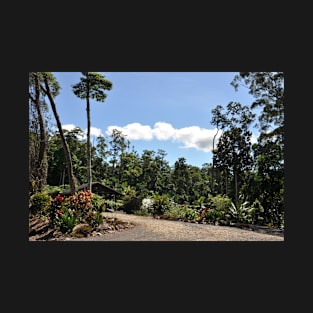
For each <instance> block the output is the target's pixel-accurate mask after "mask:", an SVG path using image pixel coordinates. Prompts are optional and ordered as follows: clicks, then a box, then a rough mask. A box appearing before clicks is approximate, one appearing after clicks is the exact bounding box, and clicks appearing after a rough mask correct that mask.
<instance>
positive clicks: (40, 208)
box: [29, 192, 51, 215]
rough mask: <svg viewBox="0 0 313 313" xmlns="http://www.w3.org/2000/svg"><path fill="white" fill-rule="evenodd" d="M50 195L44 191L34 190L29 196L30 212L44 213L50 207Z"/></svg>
mask: <svg viewBox="0 0 313 313" xmlns="http://www.w3.org/2000/svg"><path fill="white" fill-rule="evenodd" d="M50 201H51V197H50V196H49V194H47V193H46V192H36V193H35V194H33V195H32V196H31V197H30V207H29V212H30V214H32V215H33V214H38V213H41V214H46V212H47V210H48V209H49V207H50Z"/></svg>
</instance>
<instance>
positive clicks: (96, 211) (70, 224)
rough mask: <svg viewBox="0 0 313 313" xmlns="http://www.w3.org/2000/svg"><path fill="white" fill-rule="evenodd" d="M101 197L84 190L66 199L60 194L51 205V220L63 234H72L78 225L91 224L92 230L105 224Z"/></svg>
mask: <svg viewBox="0 0 313 313" xmlns="http://www.w3.org/2000/svg"><path fill="white" fill-rule="evenodd" d="M101 213H102V204H101V197H100V196H98V195H97V196H96V195H95V194H92V192H91V191H90V190H82V191H79V192H77V193H76V194H74V195H71V196H68V197H64V196H63V195H61V194H59V195H57V196H56V197H54V198H53V199H52V201H51V205H50V218H51V220H52V222H53V224H54V225H55V226H56V227H57V228H58V229H60V231H61V232H63V233H67V234H68V233H71V231H72V230H73V228H74V227H75V225H77V224H84V223H87V224H89V225H90V226H91V227H92V229H93V228H95V227H97V226H98V225H100V224H101V223H102V222H103V216H102V214H101Z"/></svg>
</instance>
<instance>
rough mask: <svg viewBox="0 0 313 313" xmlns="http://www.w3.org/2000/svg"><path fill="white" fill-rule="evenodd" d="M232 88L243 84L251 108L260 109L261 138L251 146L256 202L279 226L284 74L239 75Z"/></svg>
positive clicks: (282, 203) (280, 220) (282, 202)
mask: <svg viewBox="0 0 313 313" xmlns="http://www.w3.org/2000/svg"><path fill="white" fill-rule="evenodd" d="M232 85H233V86H234V88H235V89H236V90H237V89H238V88H239V86H241V85H243V86H244V87H246V88H248V89H249V93H250V94H251V95H253V97H254V98H255V101H254V102H253V103H252V104H251V109H256V108H259V109H260V110H261V111H260V114H259V119H258V122H259V123H258V124H257V125H256V126H257V127H258V128H259V131H260V135H259V137H258V143H257V144H255V145H254V147H253V149H254V156H255V162H256V169H257V174H258V176H257V181H258V186H259V187H258V191H259V193H258V195H257V196H258V199H260V200H261V202H262V206H263V207H264V209H265V212H266V215H267V219H268V220H269V221H270V222H271V223H276V224H279V223H281V222H282V218H283V215H284V197H283V193H284V123H285V121H284V73H283V72H241V73H239V74H238V75H236V76H235V78H234V80H233V82H232Z"/></svg>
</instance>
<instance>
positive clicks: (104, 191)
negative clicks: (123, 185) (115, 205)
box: [61, 182, 123, 196]
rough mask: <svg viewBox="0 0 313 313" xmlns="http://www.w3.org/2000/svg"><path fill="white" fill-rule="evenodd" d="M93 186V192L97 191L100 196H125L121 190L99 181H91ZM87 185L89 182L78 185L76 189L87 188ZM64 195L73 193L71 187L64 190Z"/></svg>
mask: <svg viewBox="0 0 313 313" xmlns="http://www.w3.org/2000/svg"><path fill="white" fill-rule="evenodd" d="M91 186H92V187H91V188H92V192H93V193H96V194H98V195H100V196H104V195H108V194H109V195H114V196H123V194H122V193H120V192H119V191H117V190H115V189H113V188H110V187H108V186H106V185H103V184H101V183H99V182H93V183H91ZM87 187H88V183H85V184H82V185H80V186H78V187H76V190H77V191H79V190H87ZM61 193H62V194H63V195H64V196H68V195H70V194H71V191H70V189H67V190H64V191H62V192H61Z"/></svg>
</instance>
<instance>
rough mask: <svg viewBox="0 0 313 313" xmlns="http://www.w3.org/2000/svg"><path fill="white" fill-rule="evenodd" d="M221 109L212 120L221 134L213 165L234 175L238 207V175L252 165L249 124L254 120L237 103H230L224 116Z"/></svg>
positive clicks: (245, 108) (252, 115)
mask: <svg viewBox="0 0 313 313" xmlns="http://www.w3.org/2000/svg"><path fill="white" fill-rule="evenodd" d="M221 110H222V107H221V106H217V108H216V111H215V114H214V120H215V122H216V123H217V124H220V125H221V128H222V129H223V134H222V136H221V138H220V139H219V143H218V149H217V151H216V153H214V154H213V158H214V159H215V163H216V164H218V165H219V167H220V168H221V169H223V170H224V171H226V177H227V172H228V171H231V172H232V174H233V175H234V183H235V204H236V206H237V205H238V178H239V176H240V174H241V173H242V172H243V171H244V170H247V169H250V167H251V165H252V157H251V135H252V133H251V131H250V130H249V126H250V124H251V123H252V122H253V120H254V118H255V114H253V113H252V112H251V110H250V108H249V107H248V106H243V105H241V104H240V103H239V102H230V103H229V104H228V105H227V111H226V113H225V115H223V114H222V113H221Z"/></svg>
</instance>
